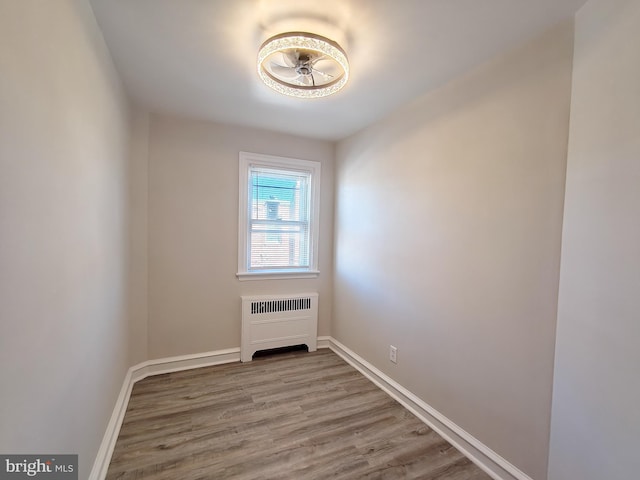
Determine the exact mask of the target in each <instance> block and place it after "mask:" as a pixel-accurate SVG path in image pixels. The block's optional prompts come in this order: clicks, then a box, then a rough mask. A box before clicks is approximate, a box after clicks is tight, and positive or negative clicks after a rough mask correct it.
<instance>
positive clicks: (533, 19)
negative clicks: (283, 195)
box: [91, 0, 585, 140]
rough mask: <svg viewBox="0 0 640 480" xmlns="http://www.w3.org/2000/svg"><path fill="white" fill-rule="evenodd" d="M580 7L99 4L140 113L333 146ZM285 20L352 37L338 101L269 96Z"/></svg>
mask: <svg viewBox="0 0 640 480" xmlns="http://www.w3.org/2000/svg"><path fill="white" fill-rule="evenodd" d="M584 2H585V0H91V3H92V6H93V9H94V12H95V15H96V18H97V20H98V24H99V25H100V27H101V29H102V31H103V33H104V37H105V40H106V42H107V46H108V47H109V49H110V51H111V54H112V56H113V59H114V61H115V64H116V67H117V69H118V71H119V72H120V74H121V76H122V79H123V81H124V84H125V87H126V89H127V91H128V93H129V95H130V97H131V98H132V99H133V100H134V101H135V102H136V103H137V104H139V105H141V106H143V107H146V108H147V109H149V110H150V111H152V112H165V113H167V112H170V113H174V114H178V115H182V116H189V117H195V118H199V119H206V120H213V121H217V122H224V123H230V124H236V125H246V126H253V127H261V128H266V129H270V130H278V131H283V132H288V133H293V134H298V135H303V136H311V137H317V138H324V139H330V140H337V139H340V138H344V137H346V136H348V135H350V134H352V133H354V132H356V131H357V130H359V129H361V128H363V127H365V126H367V125H368V124H370V123H372V122H374V121H375V120H377V119H378V118H380V117H382V116H383V115H385V114H387V113H388V112H390V111H391V110H393V109H394V108H396V107H398V106H399V105H401V104H403V103H405V102H407V101H409V100H410V99H411V98H414V97H416V96H418V95H421V94H424V93H426V92H428V91H429V90H432V89H434V88H437V87H438V86H439V85H442V84H443V83H445V82H447V81H448V80H450V79H452V78H454V77H455V76H457V75H459V74H461V73H463V72H465V71H467V70H469V69H470V68H472V67H474V66H475V65H478V64H479V63H481V62H483V61H486V60H488V59H489V58H491V57H492V56H494V55H496V54H498V53H500V52H503V51H507V50H509V49H510V48H513V47H515V46H516V45H518V44H520V43H522V42H524V41H526V40H527V39H529V38H531V37H533V36H535V35H536V34H538V33H541V32H542V31H544V30H545V29H547V28H549V27H551V26H552V25H554V24H556V23H557V22H559V21H562V20H563V19H568V18H571V17H572V15H573V13H574V12H575V11H576V10H577V9H578V8H579V7H580V6H581V5H582V4H583V3H584ZM288 20H291V21H292V22H293V24H294V25H296V26H297V25H299V26H300V27H301V29H307V28H308V25H307V24H306V23H305V22H308V21H309V20H314V21H315V23H314V26H316V25H319V26H320V27H321V26H322V25H323V24H328V23H329V24H331V25H333V27H338V28H339V29H340V30H342V31H343V32H344V33H345V35H346V41H345V42H344V43H345V45H343V46H344V47H345V50H346V51H347V55H348V57H349V62H350V66H351V74H350V78H349V82H348V84H347V86H346V87H345V88H344V89H343V90H342V91H340V92H339V93H338V94H336V95H334V96H331V97H327V98H324V99H312V100H309V99H296V98H289V97H285V96H282V95H280V94H278V93H276V92H274V91H272V90H270V89H269V88H268V87H266V86H265V85H263V84H262V82H261V81H260V79H259V77H258V74H257V72H256V55H257V51H258V47H259V46H260V44H261V43H262V41H263V40H264V39H265V37H266V36H267V35H268V34H269V33H271V31H272V30H273V29H274V28H275V29H277V28H278V26H282V25H283V23H285V22H286V21H288ZM315 33H319V34H323V33H325V32H320V31H316V32H315ZM325 34H326V33H325Z"/></svg>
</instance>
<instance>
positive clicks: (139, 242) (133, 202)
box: [128, 109, 149, 365]
mask: <svg viewBox="0 0 640 480" xmlns="http://www.w3.org/2000/svg"><path fill="white" fill-rule="evenodd" d="M131 117H132V120H131V129H130V137H131V141H130V154H129V155H130V161H129V217H130V229H129V235H130V237H129V239H130V245H131V251H130V259H129V290H128V291H129V333H130V336H129V360H130V363H131V364H132V365H135V364H138V363H140V362H144V361H145V360H148V345H147V344H148V333H149V332H148V329H147V323H148V318H149V312H148V309H149V305H148V273H149V272H148V266H147V263H148V255H147V253H148V243H149V242H148V235H149V229H148V226H147V221H148V211H149V205H148V196H149V185H148V183H149V114H148V113H146V112H145V111H144V110H142V109H135V110H134V112H133V113H132V115H131Z"/></svg>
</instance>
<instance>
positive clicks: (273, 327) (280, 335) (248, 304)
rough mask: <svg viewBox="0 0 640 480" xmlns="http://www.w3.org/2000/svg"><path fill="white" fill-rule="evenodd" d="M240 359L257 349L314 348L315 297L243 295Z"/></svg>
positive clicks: (308, 295) (315, 330)
mask: <svg viewBox="0 0 640 480" xmlns="http://www.w3.org/2000/svg"><path fill="white" fill-rule="evenodd" d="M241 298H242V339H241V345H240V360H241V361H243V362H250V361H251V359H252V357H253V354H254V353H256V352H257V351H260V350H268V349H271V348H279V347H289V346H293V345H303V344H304V345H306V346H307V347H308V348H309V351H310V352H314V351H315V350H316V349H317V345H318V294H317V293H296V294H293V295H260V296H243V297H241Z"/></svg>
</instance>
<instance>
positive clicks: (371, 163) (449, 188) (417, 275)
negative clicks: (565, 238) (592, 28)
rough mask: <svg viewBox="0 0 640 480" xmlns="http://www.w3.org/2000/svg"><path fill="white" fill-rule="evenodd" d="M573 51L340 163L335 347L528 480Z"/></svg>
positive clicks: (546, 357) (425, 101) (534, 47)
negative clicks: (392, 356) (392, 350)
mask: <svg viewBox="0 0 640 480" xmlns="http://www.w3.org/2000/svg"><path fill="white" fill-rule="evenodd" d="M572 40H573V31H572V26H571V25H568V24H565V25H562V26H560V27H558V28H556V29H554V30H552V31H550V32H547V34H545V35H544V36H543V37H541V38H539V39H537V40H535V41H533V42H532V43H530V44H528V45H526V46H523V47H522V48H519V49H517V50H516V51H514V52H512V53H510V54H507V55H505V56H503V57H500V58H498V59H496V60H495V61H493V62H491V63H489V64H486V65H484V66H482V67H481V68H479V69H477V70H475V71H473V72H471V73H469V74H467V75H465V76H463V77H461V78H459V79H457V80H456V81H454V82H452V83H450V84H448V85H446V86H444V87H442V88H441V89H439V90H437V91H434V92H433V93H430V94H428V95H426V96H424V97H422V98H419V99H416V100H415V101H413V102H412V103H410V104H409V105H407V106H406V107H405V108H403V109H401V110H399V111H397V112H395V113H394V114H393V115H392V116H390V117H389V118H386V119H384V120H382V121H379V122H377V123H376V124H374V125H373V126H371V127H369V128H367V129H366V130H364V131H362V132H361V133H359V134H356V135H355V136H353V137H351V138H349V139H347V140H344V141H342V142H340V143H339V144H338V148H337V161H336V220H335V232H336V235H335V267H334V268H335V277H334V317H333V330H332V332H333V336H334V337H336V338H337V339H338V340H339V341H341V342H343V343H344V344H346V346H348V347H350V348H351V349H353V350H355V352H356V353H358V354H359V355H361V356H363V357H364V358H365V359H366V360H368V361H370V362H371V363H373V364H374V365H375V366H376V367H378V368H380V369H381V370H382V371H384V372H385V373H386V374H388V375H390V376H391V377H392V378H393V379H394V380H396V381H398V382H399V383H400V384H401V385H403V386H404V387H406V388H408V389H409V390H410V391H412V392H414V393H415V394H417V395H418V396H419V397H420V398H422V399H423V400H424V401H426V402H427V403H428V404H430V405H431V406H433V407H435V408H436V409H437V410H438V411H440V412H441V413H443V414H444V415H446V416H447V417H448V418H449V419H451V420H453V421H454V422H455V423H457V424H458V425H459V426H461V427H462V428H463V429H465V430H466V431H467V432H469V433H471V434H472V435H474V436H475V437H476V438H477V439H479V440H480V441H482V442H483V443H484V444H486V445H487V446H489V447H490V448H492V449H493V450H495V451H496V452H497V453H498V454H500V455H502V456H503V457H504V458H506V459H507V460H508V461H510V462H511V463H513V464H514V465H516V466H517V467H518V468H520V469H522V470H523V471H524V472H526V473H527V474H529V475H530V476H531V477H532V478H535V479H544V478H545V477H546V472H547V454H548V437H549V415H550V406H551V384H552V369H553V351H554V333H555V323H556V322H555V320H556V307H557V288H558V275H559V264H560V233H561V224H562V207H563V195H564V176H565V165H566V154H567V136H568V120H569V98H570V81H571V58H572ZM389 344H393V345H395V346H396V347H398V364H397V365H394V364H392V363H390V362H389V360H388V351H389Z"/></svg>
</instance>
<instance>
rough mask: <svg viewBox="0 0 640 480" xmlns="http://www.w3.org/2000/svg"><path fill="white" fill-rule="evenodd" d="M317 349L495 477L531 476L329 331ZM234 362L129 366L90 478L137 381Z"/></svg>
mask: <svg viewBox="0 0 640 480" xmlns="http://www.w3.org/2000/svg"><path fill="white" fill-rule="evenodd" d="M318 348H330V349H331V350H332V351H333V352H335V353H336V354H337V355H339V356H340V357H342V358H343V359H344V360H345V361H346V362H347V363H349V364H350V365H351V366H353V367H354V368H355V369H356V370H358V371H359V372H360V373H362V374H363V375H364V376H365V377H367V378H368V379H369V380H371V381H372V382H373V383H375V384H376V385H377V386H378V387H380V388H381V389H382V390H384V391H385V392H386V393H387V394H389V395H390V396H391V397H392V398H394V399H395V400H397V401H398V402H399V403H400V404H401V405H403V406H404V407H405V408H406V409H407V410H409V411H410V412H412V413H413V414H414V415H415V416H417V417H418V418H419V419H420V420H422V421H423V422H424V423H426V424H427V425H429V427H431V428H433V430H435V431H436V432H438V434H440V435H441V436H442V437H443V438H444V439H445V440H447V441H448V442H449V443H451V444H452V445H453V446H454V447H456V448H457V449H458V450H460V451H461V452H462V453H463V454H464V455H466V456H467V457H468V458H469V459H470V460H471V461H473V462H474V463H475V464H476V465H478V467H480V468H481V469H482V470H484V471H485V472H486V473H487V474H488V475H489V476H491V477H492V478H494V479H495V480H532V479H531V477H529V476H528V475H527V474H525V473H524V472H522V471H521V470H519V469H518V468H517V467H515V466H514V465H512V464H511V463H509V462H508V461H507V460H505V459H504V458H502V457H501V456H500V455H498V454H497V453H496V452H494V451H493V450H491V449H490V448H489V447H487V446H486V445H484V444H483V443H482V442H480V441H479V440H478V439H476V438H475V437H474V436H473V435H471V434H470V433H468V432H466V431H465V430H464V429H462V428H461V427H459V426H458V425H456V424H455V423H454V422H452V421H451V420H449V419H448V418H447V417H445V416H444V415H443V414H441V413H440V412H438V411H437V410H436V409H435V408H433V407H431V406H430V405H428V404H427V403H426V402H424V401H423V400H421V399H420V398H418V397H417V396H416V395H414V394H413V393H411V392H410V391H409V390H407V389H406V388H404V387H403V386H402V385H400V384H399V383H397V382H396V381H394V380H392V379H391V378H390V377H388V376H387V375H385V374H384V373H383V372H381V371H380V370H378V369H377V368H376V367H374V366H373V365H372V364H370V363H369V362H367V361H366V360H365V359H363V358H362V357H360V356H359V355H358V354H356V353H355V352H354V351H352V350H350V349H349V348H347V347H346V346H344V345H343V344H342V343H340V342H339V341H337V340H336V339H335V338H333V337H330V336H321V337H318ZM239 361H240V348H230V349H227V350H217V351H213V352H206V353H200V354H194V355H182V356H178V357H169V358H161V359H158V360H149V361H147V362H143V363H139V364H138V365H135V366H133V367H131V368H130V369H129V371H128V372H127V374H126V376H125V379H124V382H123V385H122V389H121V390H120V395H119V396H118V399H117V401H116V405H115V408H114V409H113V414H112V415H111V420H110V421H109V424H108V425H107V430H106V432H105V434H104V437H103V439H102V443H101V445H100V449H99V450H98V455H97V456H96V460H95V462H94V464H93V469H92V470H91V474H90V475H89V480H104V478H105V477H106V475H107V470H108V468H109V462H110V461H111V456H112V455H113V449H114V448H115V445H116V440H117V439H118V434H119V433H120V427H121V426H122V421H123V419H124V414H125V412H126V410H127V405H128V403H129V397H130V396H131V390H132V389H133V385H134V384H135V383H136V382H138V381H140V380H142V379H143V378H146V377H148V376H151V375H160V374H163V373H170V372H177V371H180V370H188V369H191V368H199V367H207V366H211V365H220V364H223V363H231V362H239Z"/></svg>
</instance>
